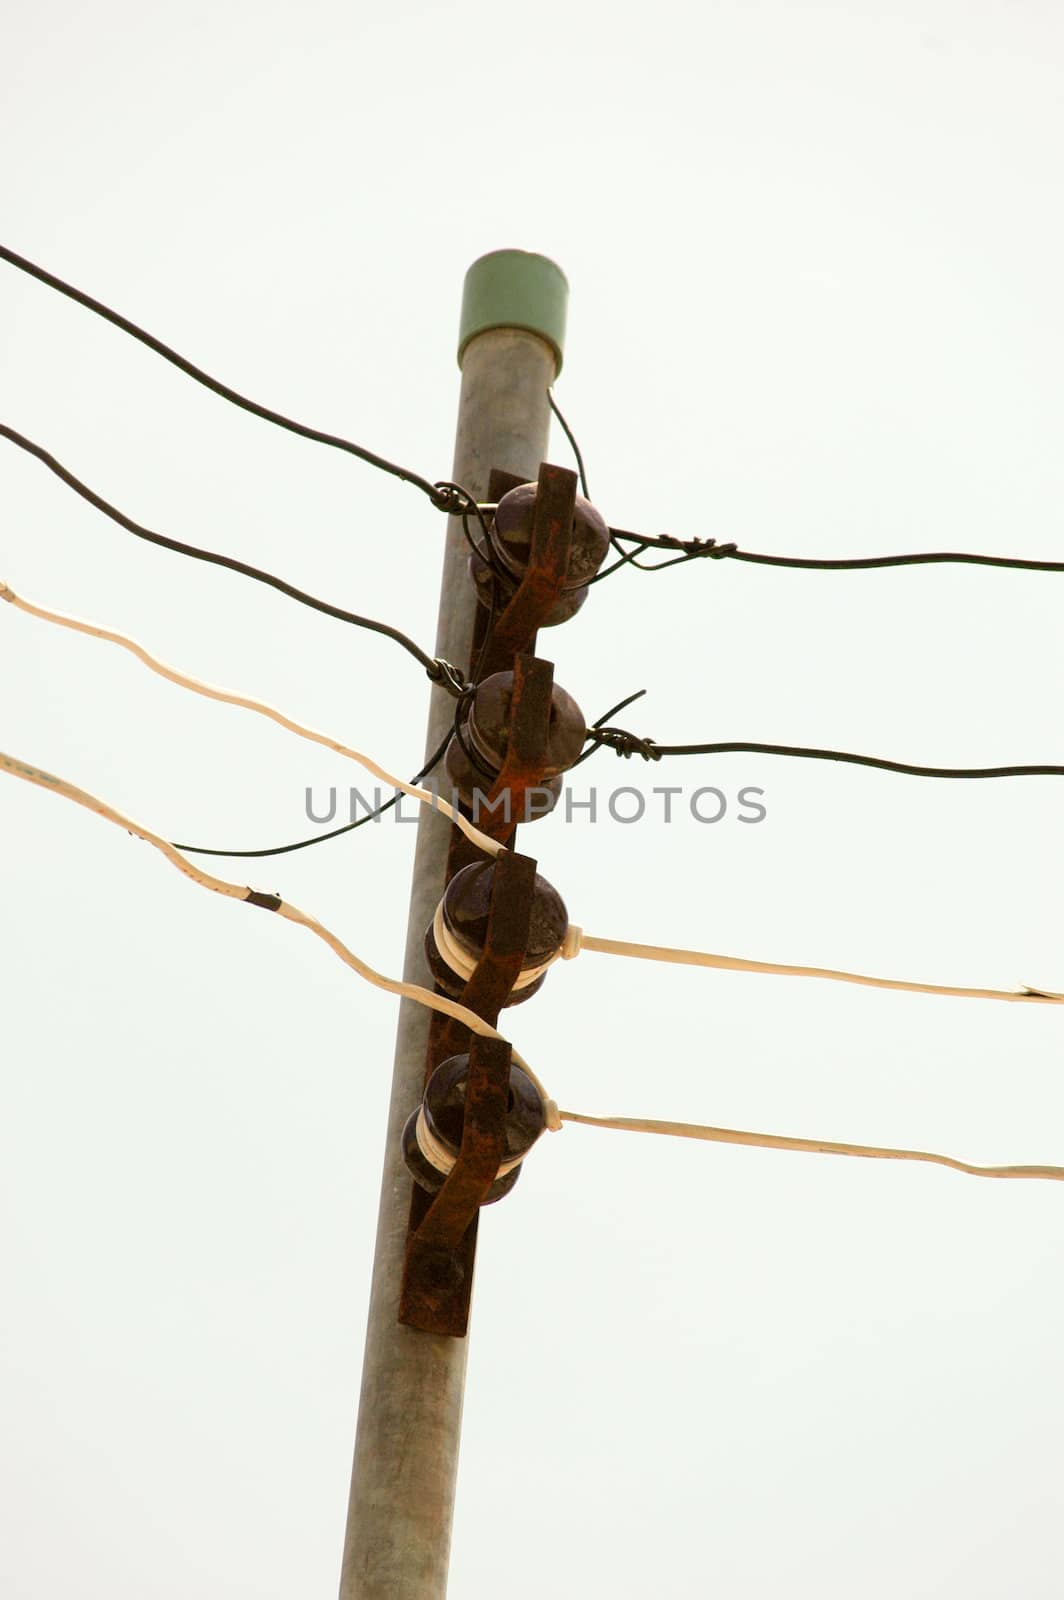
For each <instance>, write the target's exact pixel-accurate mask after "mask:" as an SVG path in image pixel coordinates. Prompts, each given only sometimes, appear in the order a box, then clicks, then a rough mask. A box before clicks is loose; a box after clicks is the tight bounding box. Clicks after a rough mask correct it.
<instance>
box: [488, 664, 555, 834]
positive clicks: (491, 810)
mask: <svg viewBox="0 0 1064 1600" xmlns="http://www.w3.org/2000/svg"><path fill="white" fill-rule="evenodd" d="M553 688H554V663H553V662H552V661H541V660H540V659H539V658H538V656H526V655H520V656H518V657H517V658H516V659H515V661H514V686H513V698H512V700H511V702H510V737H509V740H508V742H507V746H506V755H505V756H504V758H503V764H502V767H501V769H500V771H499V775H498V777H497V778H496V779H495V781H494V783H493V784H492V786H491V790H490V792H489V794H488V798H487V803H486V804H485V805H484V806H482V807H481V808H480V815H479V817H478V819H477V826H478V827H480V828H481V829H482V830H483V832H484V833H486V834H488V835H489V836H490V837H491V838H492V839H506V838H508V837H509V836H510V834H512V833H513V831H514V829H515V828H516V827H517V826H518V824H519V823H521V822H527V821H529V820H530V819H529V817H528V816H526V814H525V807H526V800H525V797H526V795H527V794H528V791H529V790H530V789H535V788H538V786H539V785H540V784H541V783H542V782H543V765H544V752H545V750H546V748H547V736H548V734H549V732H550V713H551V693H552V690H553Z"/></svg>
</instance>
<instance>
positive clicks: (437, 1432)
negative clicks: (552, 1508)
mask: <svg viewBox="0 0 1064 1600" xmlns="http://www.w3.org/2000/svg"><path fill="white" fill-rule="evenodd" d="M568 292H569V291H568V284H567V283H566V280H565V277H564V275H563V274H562V272H561V271H560V269H559V268H558V267H557V266H555V264H554V263H553V262H552V261H549V260H547V258H546V257H544V256H540V255H532V254H529V253H527V252H525V251H522V250H499V251H495V252H493V253H492V254H491V255H487V256H483V257H481V259H480V260H479V261H475V262H474V263H473V265H472V266H471V267H470V269H469V271H468V272H467V274H466V279H465V290H464V294H463V300H462V316H461V325H460V334H459V349H458V360H459V365H460V367H461V370H462V386H461V394H460V398H459V404H458V427H457V434H456V440H455V452H454V468H453V472H452V477H453V479H454V481H455V482H457V483H460V484H461V485H462V487H463V488H465V489H467V490H468V491H469V492H470V493H471V494H472V495H473V496H474V497H475V498H476V499H477V500H481V501H482V500H484V499H485V498H486V491H487V485H488V474H489V473H490V471H491V469H492V468H493V467H495V468H499V469H501V470H503V471H506V472H511V473H514V474H516V475H517V476H519V477H521V478H522V479H524V480H526V481H532V480H533V479H535V478H536V475H537V472H538V469H539V466H540V463H541V461H542V460H543V459H544V457H545V456H546V453H547V437H548V433H549V429H550V409H549V405H548V400H547V389H548V386H549V385H550V384H551V383H553V381H554V379H555V377H556V375H557V371H558V370H559V369H560V367H561V360H562V349H563V343H564V336H565V314H566V305H567V300H568ZM468 558H469V546H468V544H467V543H466V540H465V536H464V534H463V531H462V525H461V519H460V518H458V517H451V518H449V519H448V523H447V539H446V544H445V547H444V557H443V574H442V580H441V586H440V609H439V622H438V625H437V632H436V654H437V655H438V656H440V657H442V658H443V659H444V660H447V661H451V662H454V663H455V664H457V665H461V666H463V667H464V665H465V663H466V662H467V661H468V660H469V656H470V648H471V643H472V638H473V624H474V618H475V615H476V608H477V599H476V592H475V590H474V587H473V583H472V581H471V579H470V576H469V570H468ZM453 716H454V701H453V700H452V699H451V698H450V697H449V696H448V695H447V694H446V692H445V691H444V690H442V689H440V688H438V687H434V688H433V690H432V700H431V704H430V708H429V720H428V734H427V739H426V745H425V749H426V759H427V758H428V754H429V753H431V752H432V751H433V750H435V749H436V748H437V746H438V745H439V744H440V743H441V741H442V740H443V738H444V735H445V734H446V732H447V729H448V727H449V725H450V723H451V721H452V719H453ZM449 833H450V825H449V823H448V822H447V820H446V818H445V817H443V816H442V815H441V814H440V813H439V812H436V811H430V810H429V809H428V808H427V807H422V809H421V815H420V819H419V824H418V833H417V846H416V851H415V855H414V873H413V883H412V885H411V892H410V913H409V922H408V925H407V942H406V959H405V962H404V967H403V976H404V978H406V979H408V980H409V981H411V982H414V983H420V984H424V985H426V986H427V987H429V988H431V987H432V984H433V979H432V975H431V973H430V972H429V969H428V966H427V963H426V961H425V955H424V948H423V946H424V937H425V930H426V929H427V928H428V926H429V924H430V923H431V921H432V917H433V913H434V912H435V910H436V906H437V905H438V903H439V900H440V897H441V895H442V894H443V891H444V888H445V878H446V863H447V849H448V842H449ZM428 1028H429V1013H428V1011H427V1010H426V1009H425V1008H424V1007H423V1006H418V1005H414V1004H413V1003H411V1002H410V1001H408V1000H404V1001H402V1002H401V1004H400V1011H399V1024H398V1032H397V1038H396V1049H395V1066H394V1070H393V1076H392V1092H391V1103H390V1107H389V1113H388V1136H387V1143H386V1146H385V1152H384V1174H383V1180H382V1184H381V1200H380V1212H379V1216H378V1223H377V1243H376V1252H375V1256H374V1262H373V1282H372V1289H371V1294H370V1306H369V1320H368V1326H367V1330H366V1350H365V1358H364V1364H363V1369H362V1392H361V1397H360V1400H359V1410H358V1428H357V1434H356V1438H355V1455H354V1465H353V1468H352V1474H351V1496H350V1502H349V1506H348V1514H347V1533H346V1538H345V1541H344V1558H343V1569H342V1573H341V1578H340V1600H444V1597H445V1595H446V1593H447V1568H448V1557H449V1554H450V1543H451V1523H452V1520H453V1515H454V1492H455V1478H456V1475H457V1470H458V1448H459V1440H460V1434H461V1423H462V1401H463V1396H464V1390H465V1367H466V1350H467V1345H466V1341H465V1339H452V1338H447V1337H445V1336H443V1335H439V1334H430V1333H422V1332H419V1331H416V1330H415V1329H413V1328H408V1327H403V1326H401V1325H400V1323H399V1321H398V1310H399V1291H400V1285H401V1281H402V1273H403V1256H404V1248H405V1242H406V1232H407V1221H408V1216H409V1211H410V1194H411V1179H410V1176H409V1173H408V1171H407V1168H406V1165H405V1163H404V1161H403V1157H402V1153H401V1147H400V1136H401V1133H402V1129H403V1124H404V1122H405V1121H406V1118H407V1117H408V1116H409V1114H410V1112H411V1111H412V1110H413V1109H414V1107H416V1106H417V1105H418V1104H419V1102H420V1100H421V1096H422V1091H423V1087H424V1081H423V1080H424V1071H425V1054H426V1045H427V1041H428Z"/></svg>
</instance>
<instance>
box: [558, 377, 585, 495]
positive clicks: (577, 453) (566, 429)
mask: <svg viewBox="0 0 1064 1600" xmlns="http://www.w3.org/2000/svg"><path fill="white" fill-rule="evenodd" d="M547 401H548V403H549V405H550V408H551V410H552V411H553V412H554V415H555V416H556V417H557V419H558V422H559V425H560V427H561V430H562V432H563V433H564V435H565V437H566V439H568V441H569V448H570V450H571V451H572V452H573V458H574V460H575V461H576V472H577V477H578V478H579V479H580V493H581V494H582V495H583V497H584V499H585V500H590V499H591V492H590V490H589V489H588V486H587V472H586V470H585V468H584V456H583V452H582V451H581V449H580V446H579V445H578V444H577V442H576V435H575V434H574V432H573V430H572V428H570V426H569V424H568V423H567V422H566V420H565V418H564V417H563V416H562V413H561V409H560V407H559V405H558V402H557V400H555V398H554V390H553V389H550V388H548V390H547Z"/></svg>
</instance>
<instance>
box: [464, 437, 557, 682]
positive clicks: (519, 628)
mask: <svg viewBox="0 0 1064 1600" xmlns="http://www.w3.org/2000/svg"><path fill="white" fill-rule="evenodd" d="M576 483H577V479H576V473H575V472H570V471H569V470H568V468H567V467H552V466H550V465H549V464H548V463H547V462H544V464H543V465H542V466H541V467H540V469H539V482H538V487H537V490H536V509H535V514H534V517H533V521H532V540H531V545H530V548H529V559H528V566H527V568H526V569H525V574H524V577H523V578H522V579H521V582H520V584H519V585H518V587H517V591H516V593H515V594H514V596H513V599H512V600H511V601H510V603H509V605H508V606H507V607H506V610H505V611H504V612H503V614H502V616H501V617H499V618H498V619H497V620H496V623H495V627H494V629H493V630H492V638H491V643H490V645H489V647H488V653H487V659H486V661H485V664H484V675H485V676H487V675H488V674H489V673H492V672H505V671H506V670H507V669H508V668H509V667H510V666H511V664H512V661H513V658H514V656H515V655H517V654H518V652H519V651H521V650H529V649H531V648H532V641H533V640H534V639H535V636H536V631H537V629H538V628H540V627H541V626H542V624H543V619H544V618H545V617H546V615H547V613H548V611H550V609H551V607H552V606H553V605H554V604H555V602H556V601H557V599H558V597H559V596H560V594H561V592H562V590H563V589H564V588H565V584H566V575H567V573H568V570H569V544H570V540H571V538H572V531H573V509H574V507H575V505H576Z"/></svg>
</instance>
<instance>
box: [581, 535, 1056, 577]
mask: <svg viewBox="0 0 1064 1600" xmlns="http://www.w3.org/2000/svg"><path fill="white" fill-rule="evenodd" d="M610 533H611V535H613V536H614V537H615V538H617V539H628V540H630V541H631V542H632V543H633V544H635V545H637V546H638V547H639V548H641V549H643V550H678V551H680V554H678V555H676V556H674V557H673V559H672V560H671V561H663V562H660V563H658V564H657V565H655V566H653V567H643V568H640V570H641V571H645V572H662V571H664V569H665V568H666V567H671V566H676V565H677V564H678V563H680V562H683V561H691V560H697V559H698V558H699V557H703V556H708V557H709V558H710V559H711V560H717V561H722V560H730V561H747V562H750V563H751V564H753V565H756V566H762V567H796V568H803V569H805V570H808V571H812V572H860V571H867V570H870V569H872V568H878V567H920V566H934V565H941V564H942V563H946V562H952V563H958V564H966V565H969V566H975V567H1011V568H1014V569H1017V570H1019V571H1023V572H1064V561H1033V560H1027V559H1025V558H1023V557H1020V556H983V555H973V554H970V553H967V552H965V551H960V550H925V551H917V552H915V553H914V554H911V555H900V556H853V557H845V558H839V559H838V560H835V559H830V560H829V559H824V560H820V559H817V558H815V557H813V556H773V555H763V554H761V553H760V552H758V551H755V550H740V549H739V548H738V547H737V546H736V545H734V544H718V543H717V542H716V540H714V539H676V538H673V537H672V536H671V535H670V534H646V533H630V532H629V531H628V530H627V529H625V528H611V529H610ZM636 565H638V563H636ZM614 570H615V569H614ZM602 576H605V574H602Z"/></svg>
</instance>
